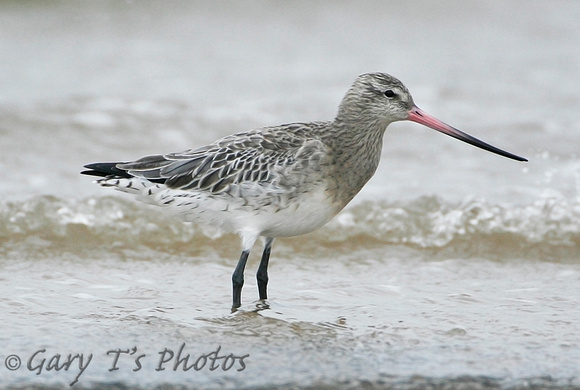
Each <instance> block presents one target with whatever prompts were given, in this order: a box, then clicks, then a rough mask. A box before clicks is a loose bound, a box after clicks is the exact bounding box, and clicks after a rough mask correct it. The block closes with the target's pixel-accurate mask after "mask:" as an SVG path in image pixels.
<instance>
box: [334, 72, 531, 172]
mask: <svg viewBox="0 0 580 390" xmlns="http://www.w3.org/2000/svg"><path fill="white" fill-rule="evenodd" d="M337 119H338V120H342V121H345V122H349V123H351V124H355V123H357V122H358V123H360V124H363V123H366V124H368V125H369V127H370V128H374V129H380V130H381V131H382V130H384V129H385V128H386V127H387V126H388V125H389V124H391V123H393V122H397V121H404V120H409V121H413V122H417V123H420V124H422V125H424V126H427V127H429V128H431V129H434V130H437V131H439V132H442V133H444V134H447V135H449V136H451V137H454V138H457V139H459V140H461V141H463V142H467V143H468V144H471V145H474V146H477V147H478V148H481V149H485V150H487V151H489V152H492V153H496V154H499V155H501V156H504V157H508V158H511V159H514V160H518V161H527V159H525V158H523V157H520V156H517V155H515V154H512V153H509V152H506V151H504V150H501V149H499V148H496V147H495V146H492V145H489V144H487V143H485V142H483V141H480V140H479V139H477V138H475V137H472V136H470V135H469V134H466V133H464V132H462V131H460V130H458V129H456V128H454V127H452V126H449V125H448V124H446V123H444V122H442V121H440V120H439V119H437V118H435V117H433V116H431V115H429V114H427V113H426V112H425V111H423V110H421V109H420V108H419V107H417V106H416V105H415V103H414V101H413V97H412V96H411V93H410V92H409V90H408V89H407V88H406V87H405V86H404V85H403V83H401V81H399V80H398V79H396V78H395V77H393V76H391V75H388V74H386V73H365V74H362V75H360V76H359V77H358V78H357V79H356V80H355V82H354V83H353V85H352V86H351V87H350V89H349V90H348V92H347V93H346V95H345V97H344V99H343V100H342V103H341V104H340V108H339V112H338V116H337Z"/></svg>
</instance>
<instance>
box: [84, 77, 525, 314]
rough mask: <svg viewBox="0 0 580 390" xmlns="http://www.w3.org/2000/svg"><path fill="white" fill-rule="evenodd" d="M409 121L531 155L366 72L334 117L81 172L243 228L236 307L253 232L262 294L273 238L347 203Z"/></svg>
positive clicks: (206, 220) (317, 221) (203, 218)
mask: <svg viewBox="0 0 580 390" xmlns="http://www.w3.org/2000/svg"><path fill="white" fill-rule="evenodd" d="M403 120H410V121H414V122H417V123H421V124H423V125H425V126H427V127H430V128H432V129H435V130H437V131H440V132H442V133H445V134H447V135H450V136H452V137H455V138H457V139H459V140H461V141H464V142H467V143H469V144H471V145H474V146H477V147H479V148H482V149H485V150H488V151H490V152H493V153H496V154H499V155H502V156H505V157H508V158H511V159H514V160H518V161H527V160H526V159H525V158H523V157H519V156H516V155H514V154H511V153H508V152H506V151H503V150H501V149H498V148H496V147H494V146H491V145H489V144H487V143H485V142H482V141H480V140H478V139H477V138H474V137H472V136H470V135H468V134H465V133H463V132H461V131H459V130H457V129H455V128H453V127H451V126H449V125H447V124H445V123H443V122H441V121H440V120H438V119H436V118H434V117H432V116H430V115H428V114H427V113H425V112H424V111H422V110H421V109H419V108H418V107H417V106H416V105H415V103H414V102H413V98H412V97H411V94H410V93H409V91H408V90H407V88H406V87H405V86H404V85H403V84H402V83H401V82H400V81H399V80H397V79H396V78H394V77H392V76H390V75H388V74H385V73H367V74H363V75H361V76H359V77H358V78H357V79H356V80H355V82H354V83H353V84H352V86H351V87H350V89H349V90H348V92H347V93H346V95H345V96H344V98H343V99H342V102H341V103H340V106H339V108H338V113H337V115H336V117H335V118H334V120H332V121H326V122H311V123H291V124H285V125H281V126H272V127H263V128H260V129H255V130H250V131H247V132H243V133H237V134H234V135H229V136H227V137H224V138H222V139H220V140H217V141H215V142H214V143H212V144H209V145H207V146H202V147H199V148H195V149H189V150H186V151H184V152H179V153H169V154H164V155H161V154H159V155H152V156H146V157H143V158H141V159H139V160H136V161H131V162H113V163H95V164H88V165H86V166H85V168H88V169H89V170H87V171H84V172H82V173H83V174H87V175H94V176H99V177H100V178H99V179H98V180H97V183H98V184H100V185H101V186H103V187H114V188H116V189H117V190H120V191H123V192H127V193H130V194H133V195H136V196H137V198H138V199H139V200H141V201H144V202H146V203H152V204H155V205H159V206H163V207H165V208H166V209H168V210H170V211H172V212H174V213H175V214H176V215H178V216H179V217H181V218H182V219H183V220H185V221H191V222H196V223H199V224H204V225H213V226H215V227H218V228H219V229H221V230H223V231H230V232H235V233H237V234H239V236H240V237H241V241H242V254H241V256H240V259H239V261H238V264H237V266H236V268H235V271H234V273H233V275H232V282H233V309H236V308H238V307H239V306H240V305H241V293H242V286H243V284H244V268H245V266H246V261H247V259H248V255H249V254H250V250H251V249H252V246H253V245H254V242H255V241H256V239H257V238H258V237H263V238H264V241H265V244H264V252H263V254H262V259H261V261H260V265H259V266H258V272H257V274H256V277H257V281H258V291H259V297H260V299H261V300H264V299H266V298H267V293H266V286H267V284H268V261H269V259H270V251H271V249H272V243H273V241H274V238H276V237H288V236H296V235H300V234H305V233H309V232H311V231H313V230H315V229H318V228H319V227H321V226H323V225H324V224H326V223H327V222H328V221H329V220H330V219H331V218H332V217H334V216H335V215H336V214H337V213H338V212H339V211H340V210H342V209H343V208H344V206H346V205H347V204H348V202H350V201H351V199H352V198H353V197H354V196H355V195H356V194H357V193H358V192H359V191H360V190H361V188H362V187H363V186H364V185H365V183H366V182H367V181H368V180H369V179H370V178H371V177H372V176H373V174H374V173H375V170H376V169H377V166H378V164H379V160H380V158H381V149H382V146H383V134H384V132H385V129H386V128H387V126H388V125H389V124H390V123H392V122H396V121H403Z"/></svg>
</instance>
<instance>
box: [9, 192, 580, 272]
mask: <svg viewBox="0 0 580 390" xmlns="http://www.w3.org/2000/svg"><path fill="white" fill-rule="evenodd" d="M232 242H234V243H235V245H232ZM283 242H284V243H285V245H289V246H291V247H292V248H293V250H296V251H298V252H302V253H304V254H305V255H306V254H307V253H310V254H311V255H320V248H323V249H324V248H326V249H327V248H333V249H334V250H337V251H340V250H341V248H342V249H343V250H345V251H346V250H348V251H351V250H358V249H368V248H383V249H385V250H389V249H397V248H399V249H400V248H401V247H403V248H407V249H412V250H414V251H415V252H420V253H423V254H425V255H428V256H432V255H438V256H446V257H449V256H458V257H486V258H491V259H506V258H512V259H538V260H547V261H558V262H560V261H564V262H570V261H572V262H578V261H579V259H580V200H578V199H576V200H574V201H569V200H567V199H563V198H546V199H538V200H536V201H534V202H532V203H530V204H527V205H497V204H491V203H488V202H486V201H485V200H483V199H478V198H468V199H466V200H464V201H462V202H459V203H452V202H446V201H445V200H443V199H441V198H439V197H420V198H417V199H415V200H412V201H401V202H370V201H367V202H363V203H360V204H358V205H355V206H352V207H350V208H348V209H347V210H345V211H343V212H342V213H341V214H339V215H338V216H337V217H336V218H335V219H334V220H333V221H331V222H330V223H329V224H328V225H326V226H325V227H323V228H321V229H319V230H318V231H316V232H314V233H311V234H310V235H306V236H302V237H299V238H294V239H288V240H284V241H283ZM0 243H1V244H2V245H1V248H0V253H2V254H3V255H4V256H7V255H9V254H15V253H17V254H19V255H20V256H23V255H33V254H39V253H40V254H43V253H44V254H47V253H49V252H50V251H59V252H70V253H76V254H80V255H82V254H86V253H88V252H89V251H93V250H100V251H103V250H108V251H119V250H127V249H131V250H142V249H150V250H155V251H162V252H168V253H179V254H181V255H183V254H185V255H196V254H199V253H200V252H203V251H207V250H224V249H223V248H226V249H225V250H231V251H233V253H235V252H237V251H238V249H239V243H238V240H237V239H235V238H233V237H232V236H231V235H229V234H227V235H224V234H221V233H220V232H215V231H211V230H207V229H204V228H203V227H200V226H195V225H192V224H188V223H182V222H179V221H176V220H175V219H173V217H172V216H170V215H166V214H164V213H163V210H162V209H160V208H155V207H153V206H146V205H142V204H139V203H137V202H135V201H133V200H132V199H124V198H121V197H116V196H105V197H96V198H86V199H65V198H58V197H55V196H37V197H34V198H31V199H28V200H25V201H19V202H5V203H0ZM216 248H217V249H216ZM219 248H222V249H219ZM327 255H328V253H327Z"/></svg>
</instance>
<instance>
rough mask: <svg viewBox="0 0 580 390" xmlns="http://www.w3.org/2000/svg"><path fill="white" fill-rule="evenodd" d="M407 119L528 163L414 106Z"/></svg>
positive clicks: (525, 159)
mask: <svg viewBox="0 0 580 390" xmlns="http://www.w3.org/2000/svg"><path fill="white" fill-rule="evenodd" d="M407 119H408V120H410V121H413V122H417V123H420V124H422V125H425V126H427V127H429V128H431V129H433V130H437V131H440V132H442V133H443V134H447V135H449V136H451V137H453V138H457V139H458V140H460V141H463V142H467V143H468V144H471V145H473V146H477V147H478V148H481V149H485V150H487V151H488V152H492V153H495V154H499V155H500V156H504V157H507V158H511V159H514V160H517V161H528V159H527V158H524V157H520V156H517V155H515V154H512V153H509V152H506V151H505V150H501V149H499V148H496V147H495V146H492V145H490V144H488V143H485V142H483V141H480V140H478V139H477V138H475V137H472V136H470V135H469V134H466V133H464V132H463V131H461V130H457V129H456V128H455V127H452V126H449V125H448V124H447V123H444V122H441V121H440V120H439V119H437V118H435V117H433V116H431V115H429V114H427V113H426V112H425V111H423V110H421V109H420V108H419V107H417V106H414V107H413V108H412V109H411V110H410V111H409V116H408V118H407Z"/></svg>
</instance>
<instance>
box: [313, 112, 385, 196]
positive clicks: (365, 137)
mask: <svg viewBox="0 0 580 390" xmlns="http://www.w3.org/2000/svg"><path fill="white" fill-rule="evenodd" d="M363 114H364V113H363ZM333 127H334V130H335V131H333V132H331V133H332V134H326V135H327V137H326V139H325V140H324V142H325V143H326V144H327V145H328V146H330V147H331V149H332V151H333V155H334V159H335V164H336V167H337V169H338V170H340V172H343V173H342V174H338V175H337V179H336V183H335V185H336V187H337V188H338V189H339V190H340V191H338V193H340V194H341V195H340V197H341V203H344V204H345V205H346V203H348V202H349V201H350V200H351V199H352V198H353V197H354V196H355V195H356V194H357V193H358V192H359V191H360V190H361V188H362V187H363V186H364V185H365V184H366V183H367V181H369V179H370V178H371V177H372V176H373V175H374V173H375V171H376V169H377V167H378V165H379V161H380V159H381V151H382V147H383V134H384V132H385V129H386V125H385V124H384V123H381V122H379V121H376V120H367V118H365V117H364V115H358V116H357V117H352V116H345V115H341V112H340V111H339V114H338V115H337V117H336V119H335V120H334V122H333ZM344 172H348V173H346V174H344Z"/></svg>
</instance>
